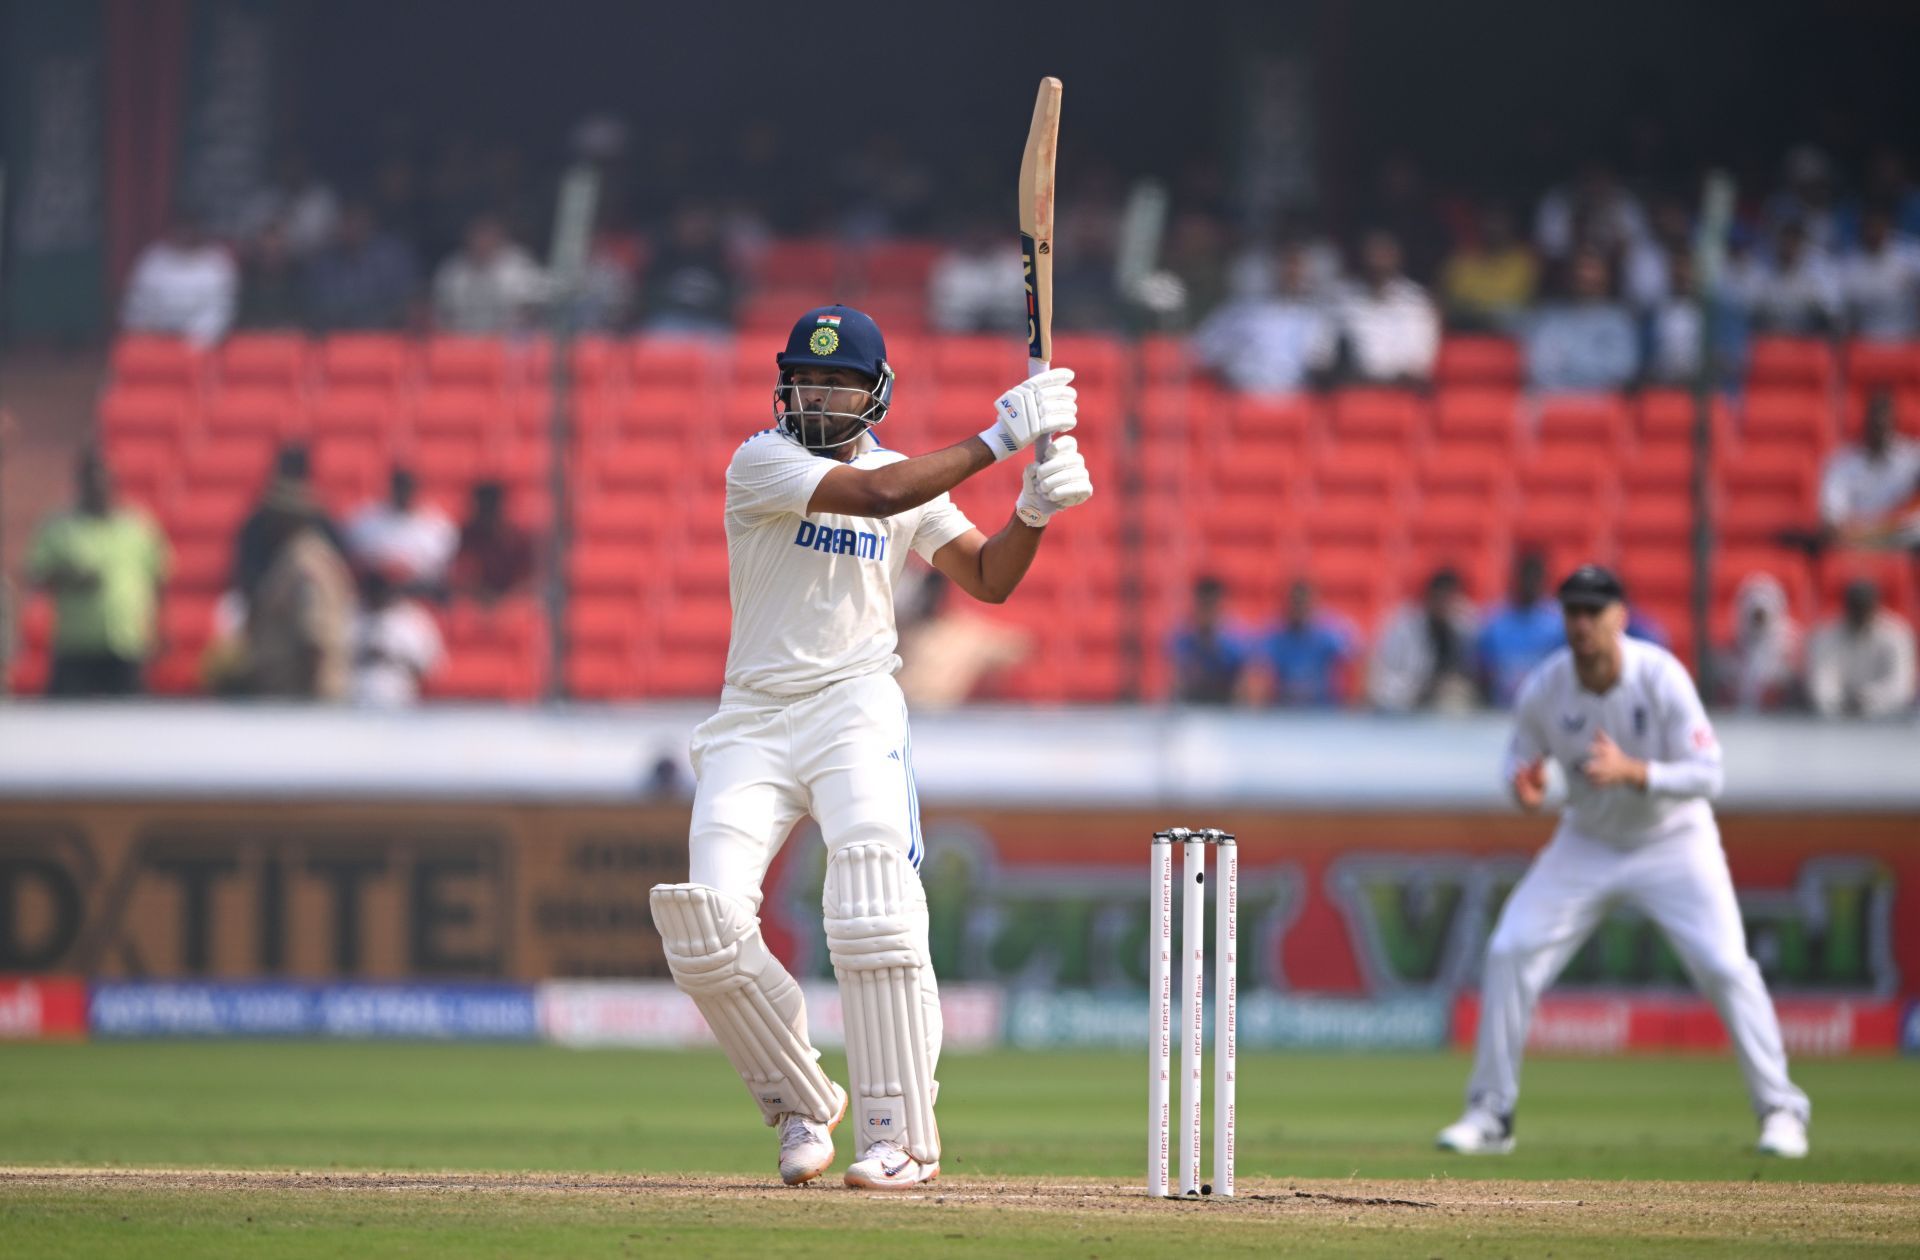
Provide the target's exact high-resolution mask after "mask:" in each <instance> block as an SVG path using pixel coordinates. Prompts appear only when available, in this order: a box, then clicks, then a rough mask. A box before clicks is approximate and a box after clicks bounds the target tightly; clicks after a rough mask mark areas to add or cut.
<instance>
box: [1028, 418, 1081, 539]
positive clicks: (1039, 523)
mask: <svg viewBox="0 0 1920 1260" xmlns="http://www.w3.org/2000/svg"><path fill="white" fill-rule="evenodd" d="M1023 476H1024V480H1023V481H1022V483H1021V486H1020V501H1019V502H1018V503H1016V504H1014V507H1013V510H1014V512H1015V513H1016V514H1017V515H1018V516H1019V517H1020V519H1021V520H1023V521H1025V522H1026V523H1027V524H1029V525H1031V526H1033V527H1034V528H1035V529H1043V528H1045V527H1046V524H1047V519H1048V518H1049V517H1051V516H1052V515H1053V514H1054V513H1055V512H1059V511H1063V510H1065V509H1066V508H1070V507H1079V506H1080V505H1081V504H1082V503H1085V502H1086V501H1087V500H1088V499H1091V498H1092V497H1093V478H1092V477H1090V476H1088V474H1087V457H1086V456H1085V455H1082V454H1081V453H1080V444H1079V443H1078V442H1076V441H1075V440H1074V439H1073V438H1072V437H1058V438H1055V439H1054V440H1053V453H1052V454H1051V455H1049V456H1047V458H1046V459H1045V460H1041V461H1037V462H1035V463H1031V464H1028V465H1027V468H1026V472H1025V474H1023Z"/></svg>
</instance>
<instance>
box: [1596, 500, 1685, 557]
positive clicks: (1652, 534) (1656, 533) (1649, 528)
mask: <svg viewBox="0 0 1920 1260" xmlns="http://www.w3.org/2000/svg"><path fill="white" fill-rule="evenodd" d="M1614 533H1615V535H1616V536H1617V537H1618V538H1619V540H1620V546H1621V549H1622V550H1623V551H1626V552H1629V553H1632V552H1635V551H1637V550H1640V549H1642V548H1656V547H1657V548H1671V549H1679V550H1684V549H1685V548H1687V547H1688V546H1690V545H1691V543H1692V540H1693V504H1692V501H1691V500H1689V499H1688V498H1687V496H1686V495H1685V494H1678V495H1676V494H1672V493H1668V492H1666V491H1652V492H1645V493H1640V494H1634V493H1629V494H1628V495H1627V497H1626V498H1625V499H1624V500H1622V502H1621V505H1620V515H1619V518H1618V520H1617V522H1616V523H1615V525H1614Z"/></svg>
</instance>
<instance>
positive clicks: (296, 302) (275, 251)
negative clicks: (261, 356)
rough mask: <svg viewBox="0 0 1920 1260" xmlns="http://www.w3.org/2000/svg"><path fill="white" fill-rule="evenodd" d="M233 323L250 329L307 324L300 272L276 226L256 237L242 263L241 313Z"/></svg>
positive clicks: (270, 226)
mask: <svg viewBox="0 0 1920 1260" xmlns="http://www.w3.org/2000/svg"><path fill="white" fill-rule="evenodd" d="M234 323H235V324H236V325H237V326H238V327H240V328H244V329H252V330H277V329H298V328H300V327H302V326H303V325H305V323H306V302H305V295H304V293H303V292H302V286H301V282H300V271H299V268H298V267H297V266H296V265H295V263H294V260H293V255H292V254H291V253H289V252H288V251H287V237H286V233H285V232H282V231H281V230H280V227H279V225H277V224H269V225H268V226H267V227H266V228H265V229H264V230H263V231H262V232H261V233H260V235H259V236H257V237H255V238H254V240H253V243H252V244H251V245H249V246H248V247H247V252H246V255H245V257H244V258H243V259H242V260H241V263H240V313H239V315H238V317H237V318H236V319H235V320H234Z"/></svg>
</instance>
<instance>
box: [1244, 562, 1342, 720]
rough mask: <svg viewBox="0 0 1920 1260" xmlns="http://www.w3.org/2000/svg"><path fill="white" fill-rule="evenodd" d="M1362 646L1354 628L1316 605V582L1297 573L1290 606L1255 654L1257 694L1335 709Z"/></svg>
mask: <svg viewBox="0 0 1920 1260" xmlns="http://www.w3.org/2000/svg"><path fill="white" fill-rule="evenodd" d="M1358 651H1359V644H1358V642H1357V641H1356V637H1355V635H1354V632H1353V627H1351V626H1349V625H1348V624H1347V623H1346V621H1345V620H1344V619H1342V618H1340V617H1336V616H1333V615H1332V614H1329V613H1323V612H1321V611H1320V610H1319V609H1318V608H1317V607H1315V600H1314V592H1313V584H1312V583H1311V582H1308V581H1307V580H1306V579H1304V578H1296V579H1295V580H1294V582H1293V584H1292V585H1291V586H1289V587H1288V588H1287V610H1286V614H1285V616H1283V617H1282V618H1281V621H1280V624H1279V625H1277V626H1275V627H1274V628H1273V629H1272V630H1270V631H1268V632H1267V633H1266V634H1265V635H1264V636H1262V638H1261V639H1260V641H1259V644H1258V645H1257V646H1256V647H1255V649H1254V653H1253V671H1252V672H1253V675H1254V685H1253V687H1252V688H1251V690H1252V691H1253V693H1254V697H1255V698H1256V699H1258V700H1262V701H1264V702H1266V703H1268V704H1273V705H1278V706H1282V707H1286V708H1332V707H1334V706H1336V705H1338V704H1340V703H1341V701H1342V700H1344V699H1345V696H1344V694H1343V689H1344V683H1345V673H1346V669H1347V666H1348V664H1349V663H1351V662H1352V660H1353V658H1354V656H1355V655H1356V654H1357V653H1358Z"/></svg>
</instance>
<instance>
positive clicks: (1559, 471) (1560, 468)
mask: <svg viewBox="0 0 1920 1260" xmlns="http://www.w3.org/2000/svg"><path fill="white" fill-rule="evenodd" d="M1519 483H1520V497H1521V499H1522V501H1523V502H1526V503H1529V504H1531V503H1538V502H1560V503H1565V502H1574V503H1578V504H1581V505H1583V506H1588V507H1598V508H1601V509H1610V507H1611V505H1612V499H1613V496H1614V493H1615V491H1616V490H1617V488H1618V483H1617V480H1616V470H1615V469H1614V468H1613V467H1612V466H1611V465H1609V464H1602V463H1600V462H1598V461H1596V460H1594V459H1593V458H1592V457H1591V456H1590V455H1588V454H1587V453H1585V452H1583V451H1577V450H1576V451H1556V450H1554V449H1552V448H1550V447H1549V448H1546V449H1543V450H1540V451H1537V452H1535V454H1534V456H1533V457H1532V458H1531V459H1529V460H1527V461H1526V463H1524V464H1522V465H1521V467H1520V472H1519Z"/></svg>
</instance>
